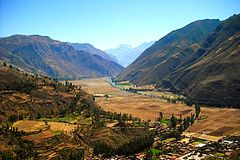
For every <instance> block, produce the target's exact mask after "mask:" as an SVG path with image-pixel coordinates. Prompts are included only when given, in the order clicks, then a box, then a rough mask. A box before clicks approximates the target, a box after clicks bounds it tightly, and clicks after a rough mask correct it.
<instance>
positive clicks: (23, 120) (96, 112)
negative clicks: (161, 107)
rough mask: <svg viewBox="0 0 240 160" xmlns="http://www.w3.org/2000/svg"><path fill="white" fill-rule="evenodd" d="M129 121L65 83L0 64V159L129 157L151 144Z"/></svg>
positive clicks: (146, 133)
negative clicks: (103, 107)
mask: <svg viewBox="0 0 240 160" xmlns="http://www.w3.org/2000/svg"><path fill="white" fill-rule="evenodd" d="M135 119H136V117H132V116H128V115H127V114H124V115H121V114H118V113H111V112H106V111H104V110H102V109H101V108H100V107H99V106H98V105H97V104H96V103H95V101H94V98H93V96H92V95H89V94H87V93H86V92H84V91H82V90H81V89H80V87H76V86H73V85H72V84H71V83H69V82H68V81H66V83H65V85H64V84H62V83H60V82H58V81H55V80H52V79H51V78H48V77H44V76H41V75H32V74H27V73H25V72H23V71H20V70H19V69H18V68H15V67H12V66H11V65H8V64H5V63H3V66H2V63H0V159H21V160H22V159H40V160H45V159H52V160H54V159H101V158H100V157H98V156H99V154H101V156H104V158H102V159H105V158H106V157H108V156H112V155H116V154H117V155H122V154H123V155H128V154H132V153H135V152H138V151H140V150H142V149H144V148H147V147H149V146H150V145H151V144H152V143H153V132H151V131H148V126H147V125H145V123H143V122H141V121H139V120H138V119H137V121H135ZM128 120H130V121H133V120H134V121H135V123H140V125H138V126H141V127H138V126H137V125H136V124H132V125H131V124H127V123H125V121H128ZM109 124H115V125H116V127H114V126H111V127H107V126H108V125H109ZM131 146H134V147H131Z"/></svg>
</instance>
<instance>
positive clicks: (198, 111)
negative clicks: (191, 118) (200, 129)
mask: <svg viewBox="0 0 240 160" xmlns="http://www.w3.org/2000/svg"><path fill="white" fill-rule="evenodd" d="M200 107H201V106H200V105H199V104H195V113H196V118H197V117H198V116H199V114H200V112H201V108H200Z"/></svg>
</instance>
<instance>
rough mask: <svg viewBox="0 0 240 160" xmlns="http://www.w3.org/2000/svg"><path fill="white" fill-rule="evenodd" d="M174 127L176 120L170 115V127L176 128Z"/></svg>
mask: <svg viewBox="0 0 240 160" xmlns="http://www.w3.org/2000/svg"><path fill="white" fill-rule="evenodd" d="M176 126H177V118H176V117H175V116H174V115H173V114H172V116H171V119H170V127H171V128H176Z"/></svg>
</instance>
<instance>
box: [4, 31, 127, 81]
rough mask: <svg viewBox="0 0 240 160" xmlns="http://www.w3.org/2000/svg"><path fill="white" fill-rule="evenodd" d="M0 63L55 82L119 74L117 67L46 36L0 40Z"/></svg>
mask: <svg viewBox="0 0 240 160" xmlns="http://www.w3.org/2000/svg"><path fill="white" fill-rule="evenodd" d="M0 53H1V54H0V60H3V61H8V62H9V63H12V64H14V65H15V66H18V67H21V68H23V69H25V70H28V71H30V72H34V73H40V74H45V75H48V76H51V77H55V78H74V79H76V78H80V77H96V76H112V75H116V74H118V73H119V72H120V71H121V70H122V66H120V65H119V64H117V63H115V62H113V61H110V60H107V59H104V58H102V57H101V56H99V55H93V54H90V53H88V52H86V51H77V50H76V49H74V48H73V47H72V46H70V45H68V44H67V43H64V42H60V41H56V40H52V39H51V38H49V37H47V36H39V35H31V36H24V35H14V36H10V37H6V38H1V39H0Z"/></svg>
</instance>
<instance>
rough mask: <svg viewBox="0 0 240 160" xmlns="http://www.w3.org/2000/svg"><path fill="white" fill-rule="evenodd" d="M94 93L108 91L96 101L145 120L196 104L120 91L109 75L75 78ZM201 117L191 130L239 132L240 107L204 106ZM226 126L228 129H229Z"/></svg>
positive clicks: (185, 112)
mask: <svg viewBox="0 0 240 160" xmlns="http://www.w3.org/2000/svg"><path fill="white" fill-rule="evenodd" d="M72 82H73V84H75V85H80V86H81V87H82V89H83V90H86V91H87V92H89V93H91V94H93V93H94V94H103V93H104V94H106V93H108V94H109V95H110V96H109V98H105V97H98V98H96V102H97V103H98V104H99V105H100V106H101V107H102V108H103V109H105V110H107V111H113V112H120V113H127V114H131V115H133V116H137V117H140V118H141V119H144V120H148V119H151V120H155V119H156V118H157V117H158V115H159V112H163V115H164V117H166V118H168V117H169V116H171V114H174V115H177V116H179V115H180V114H182V115H183V117H184V116H187V115H190V114H191V113H192V112H194V107H191V106H187V105H185V104H182V103H176V104H175V103H169V102H167V101H166V100H164V99H161V98H151V97H147V96H143V95H138V94H134V93H129V92H125V91H121V90H119V89H116V88H114V87H112V86H111V85H110V84H109V83H108V82H107V80H106V78H99V79H86V80H80V81H72ZM201 110H202V112H201V115H200V118H199V119H198V120H197V121H196V122H195V123H194V125H192V126H191V127H190V128H189V129H188V131H190V132H199V133H200V132H201V133H205V134H209V135H215V136H216V135H217V136H221V135H240V110H239V109H231V108H213V107H211V108H210V107H201ZM226 128H227V129H226Z"/></svg>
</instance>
